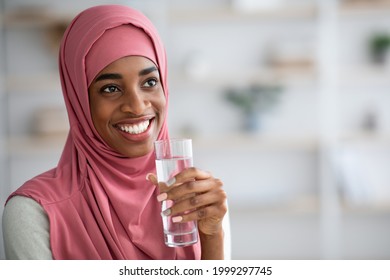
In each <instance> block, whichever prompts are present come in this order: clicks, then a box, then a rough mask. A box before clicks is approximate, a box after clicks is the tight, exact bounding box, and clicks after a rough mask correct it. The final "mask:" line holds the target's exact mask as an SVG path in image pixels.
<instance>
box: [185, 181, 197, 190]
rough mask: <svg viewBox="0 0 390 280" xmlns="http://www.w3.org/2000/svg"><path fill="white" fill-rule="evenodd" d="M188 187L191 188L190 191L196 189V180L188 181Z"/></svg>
mask: <svg viewBox="0 0 390 280" xmlns="http://www.w3.org/2000/svg"><path fill="white" fill-rule="evenodd" d="M186 188H187V190H189V191H192V190H194V189H195V182H194V181H191V182H188V183H187V184H186Z"/></svg>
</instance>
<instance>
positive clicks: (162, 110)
mask: <svg viewBox="0 0 390 280" xmlns="http://www.w3.org/2000/svg"><path fill="white" fill-rule="evenodd" d="M59 63H60V77H61V82H62V91H63V95H64V99H65V104H66V108H67V112H68V116H69V122H70V131H69V135H68V138H67V142H66V144H65V147H64V150H63V153H62V156H61V158H60V161H59V163H58V165H57V166H56V167H55V168H53V169H51V170H49V171H47V172H45V173H43V174H41V175H38V176H37V177H35V178H33V179H31V180H29V181H27V182H26V183H25V184H24V185H23V186H21V187H20V188H19V189H18V190H17V191H15V192H14V193H13V194H11V196H10V197H9V199H8V201H7V204H6V208H5V211H4V216H3V230H4V244H5V250H6V255H7V258H9V259H200V258H202V259H221V258H223V256H224V249H223V248H224V243H223V237H224V231H223V227H222V220H223V217H224V215H225V213H226V211H227V209H226V194H225V192H224V190H223V189H222V182H221V181H220V180H219V179H216V178H214V177H213V176H212V175H211V173H209V172H205V171H202V170H200V169H197V168H195V167H194V168H190V169H186V170H184V171H182V172H181V173H179V174H177V175H176V178H175V183H174V184H173V185H172V186H170V187H169V188H168V187H167V184H166V183H164V182H157V181H156V176H155V175H154V173H155V172H156V170H155V156H154V153H153V143H154V142H155V141H156V140H162V139H167V138H168V136H169V135H168V128H167V124H166V114H167V106H168V96H169V94H168V88H167V83H166V79H167V63H166V57H165V50H164V48H163V45H162V43H161V41H160V38H159V36H158V34H157V32H156V29H155V28H154V26H153V25H152V23H151V22H150V21H149V20H148V19H147V18H146V17H145V16H144V15H143V14H141V13H140V12H138V11H136V10H133V9H131V8H129V7H126V6H118V5H105V6H97V7H93V8H90V9H87V10H85V11H83V12H82V13H80V14H79V15H78V16H77V17H76V18H75V19H74V20H73V21H72V23H71V24H70V25H69V27H68V29H67V30H66V32H65V35H64V38H63V40H62V43H61V48H60V59H59ZM180 194H184V195H180ZM196 196H197V199H191V198H194V197H196ZM163 197H165V198H168V197H169V199H173V200H177V201H179V200H180V202H181V203H179V204H178V205H181V206H180V207H182V208H183V205H184V209H181V213H185V214H183V215H182V216H181V217H182V220H183V221H184V220H188V219H192V220H197V221H198V225H199V226H198V229H199V237H200V238H199V240H200V243H197V244H195V245H192V246H187V247H175V248H173V247H167V246H166V245H165V243H164V234H163V227H162V220H161V213H160V212H161V205H160V201H161V200H162V198H163ZM175 207H176V205H175V206H173V207H172V208H171V209H170V213H176V214H177V212H178V208H177V207H176V208H175ZM178 222H180V221H178Z"/></svg>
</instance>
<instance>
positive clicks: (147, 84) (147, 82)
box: [142, 78, 157, 87]
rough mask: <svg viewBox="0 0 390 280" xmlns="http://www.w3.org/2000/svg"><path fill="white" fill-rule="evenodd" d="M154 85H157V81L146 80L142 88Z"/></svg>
mask: <svg viewBox="0 0 390 280" xmlns="http://www.w3.org/2000/svg"><path fill="white" fill-rule="evenodd" d="M156 85H157V79H155V78H153V79H149V80H147V81H146V82H145V83H144V84H143V85H142V86H143V87H154V86H156Z"/></svg>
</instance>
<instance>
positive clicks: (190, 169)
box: [188, 166, 198, 173]
mask: <svg viewBox="0 0 390 280" xmlns="http://www.w3.org/2000/svg"><path fill="white" fill-rule="evenodd" d="M197 170H198V169H197V168H196V167H193V166H192V167H189V168H188V171H189V172H191V173H196V172H197Z"/></svg>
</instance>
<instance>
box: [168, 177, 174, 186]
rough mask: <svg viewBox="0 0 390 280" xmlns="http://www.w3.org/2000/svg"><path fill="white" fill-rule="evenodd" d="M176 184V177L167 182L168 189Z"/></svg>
mask: <svg viewBox="0 0 390 280" xmlns="http://www.w3.org/2000/svg"><path fill="white" fill-rule="evenodd" d="M174 183H176V178H175V177H172V178H171V179H169V180H168V181H167V182H166V184H167V187H170V186H172V185H173V184H174Z"/></svg>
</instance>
